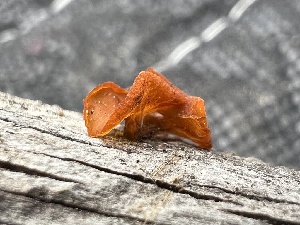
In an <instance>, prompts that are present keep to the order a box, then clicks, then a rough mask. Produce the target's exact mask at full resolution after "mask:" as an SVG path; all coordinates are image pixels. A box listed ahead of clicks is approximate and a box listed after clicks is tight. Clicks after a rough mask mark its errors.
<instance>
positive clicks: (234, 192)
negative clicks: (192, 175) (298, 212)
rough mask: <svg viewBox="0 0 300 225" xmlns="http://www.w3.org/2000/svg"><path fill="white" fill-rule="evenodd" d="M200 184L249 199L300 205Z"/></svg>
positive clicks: (294, 203)
mask: <svg viewBox="0 0 300 225" xmlns="http://www.w3.org/2000/svg"><path fill="white" fill-rule="evenodd" d="M200 186H201V187H207V188H214V189H219V190H221V191H224V192H225V193H228V194H234V195H239V196H242V197H246V198H248V199H252V200H256V201H261V200H265V201H269V202H274V203H288V204H293V205H300V203H299V202H293V201H287V200H280V199H276V198H271V197H267V196H258V195H251V194H246V193H244V192H240V191H231V190H228V189H226V188H222V187H218V186H215V185H200Z"/></svg>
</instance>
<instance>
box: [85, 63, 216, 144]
mask: <svg viewBox="0 0 300 225" xmlns="http://www.w3.org/2000/svg"><path fill="white" fill-rule="evenodd" d="M83 103H84V110H83V115H84V120H85V125H86V127H87V130H88V134H89V136H91V137H100V136H104V135H106V134H108V133H109V132H110V131H111V130H112V129H113V128H114V127H116V126H117V125H118V124H119V123H121V122H122V121H123V120H125V128H124V136H125V137H127V138H128V139H130V140H138V139H141V138H145V137H151V136H153V135H156V134H159V133H167V134H174V135H177V136H179V137H183V138H187V139H190V140H191V141H193V142H194V143H196V144H197V145H198V146H199V147H200V148H205V149H210V148H211V147H212V143H211V137H210V130H209V127H208V123H207V119H206V112H205V107H204V100H203V99H201V98H199V97H194V96H188V95H187V94H185V93H184V92H183V91H181V90H180V89H178V88H177V87H175V86H174V85H173V84H172V83H171V82H170V81H168V80H167V79H166V78H165V77H164V76H163V75H162V74H160V73H158V72H156V71H155V70H153V69H152V68H148V69H147V70H146V71H142V72H140V73H139V75H138V76H137V77H136V79H135V80H134V82H133V85H132V86H131V88H130V89H129V90H126V89H123V88H121V87H120V86H118V85H116V84H115V83H113V82H105V83H103V84H100V85H98V86H97V87H95V88H94V89H93V90H92V91H91V92H90V93H89V94H88V95H87V96H86V98H85V99H84V100H83Z"/></svg>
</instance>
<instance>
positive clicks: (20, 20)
mask: <svg viewBox="0 0 300 225" xmlns="http://www.w3.org/2000/svg"><path fill="white" fill-rule="evenodd" d="M299 24H300V1H299V0H287V1H286V0H281V1H274V0H240V1H237V0H226V1H219V0H166V1H160V0H119V1H110V0H97V1H96V0H76V1H74V0H54V1H51V0H3V1H1V2H0V91H3V92H8V93H11V94H15V95H17V96H21V97H25V98H30V99H39V100H42V101H44V102H46V103H49V104H57V105H60V106H62V107H63V108H65V109H69V110H76V111H79V112H81V110H82V107H83V106H82V99H83V98H84V97H85V95H86V94H87V93H88V92H89V91H90V90H91V89H92V88H93V87H95V86H96V85H97V84H99V83H102V82H104V81H108V80H111V81H114V82H117V83H118V84H119V85H121V86H123V87H128V86H130V85H131V83H132V81H133V80H134V78H135V76H136V75H137V74H138V72H139V71H141V70H144V69H145V68H146V67H149V66H153V67H154V68H155V69H157V70H159V71H161V72H162V73H163V74H164V75H165V76H166V77H168V78H169V79H170V80H171V81H172V82H173V83H174V84H175V85H177V86H178V87H180V88H181V89H183V90H184V91H185V92H187V93H189V94H191V95H197V96H200V97H202V98H203V99H204V100H205V102H206V108H207V114H208V119H209V124H210V127H211V130H212V135H213V143H214V149H215V150H216V151H232V152H235V153H236V154H238V155H241V156H248V157H257V158H260V159H262V160H263V161H265V162H269V163H272V164H275V165H285V166H288V167H291V168H296V169H299V168H300V163H299V162H300V25H299Z"/></svg>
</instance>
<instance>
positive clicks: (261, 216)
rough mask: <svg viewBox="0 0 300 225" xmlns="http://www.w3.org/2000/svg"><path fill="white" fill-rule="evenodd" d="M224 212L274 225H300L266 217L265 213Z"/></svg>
mask: <svg viewBox="0 0 300 225" xmlns="http://www.w3.org/2000/svg"><path fill="white" fill-rule="evenodd" d="M222 211H223V212H227V213H231V214H234V215H238V216H243V217H246V218H251V219H256V220H264V221H267V222H268V223H270V224H272V225H281V224H286V225H300V222H295V221H290V220H285V219H279V218H275V217H272V216H270V215H266V214H263V213H256V212H246V211H241V210H232V209H222Z"/></svg>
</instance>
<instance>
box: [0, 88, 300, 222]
mask: <svg viewBox="0 0 300 225" xmlns="http://www.w3.org/2000/svg"><path fill="white" fill-rule="evenodd" d="M121 133H122V132H121V131H118V130H116V131H114V133H113V134H111V135H108V136H107V137H104V138H102V139H97V138H89V137H88V136H87V134H86V128H85V126H84V121H83V118H82V114H80V113H76V112H71V111H68V110H64V109H62V108H60V107H58V106H50V105H47V104H43V103H41V102H39V101H32V100H28V99H22V98H18V97H15V96H12V95H9V94H6V93H0V196H1V197H0V198H1V199H3V201H0V211H1V212H2V213H1V214H0V222H4V223H14V224H18V223H25V224H26V223H30V224H51V223H65V224H72V221H73V222H74V221H83V222H82V224H96V223H97V221H99V220H101V221H103V223H104V224H105V223H122V224H132V223H135V224H144V223H155V224H184V223H186V222H187V221H188V222H189V223H190V224H199V223H200V222H202V223H203V221H204V222H205V223H206V224H215V223H217V222H220V221H223V222H224V221H225V223H226V221H227V222H228V223H229V222H231V223H235V224H245V223H247V224H248V223H252V224H264V223H265V222H266V221H267V223H270V224H276V223H277V224H278V223H290V224H300V222H299V221H300V215H299V212H300V191H299V186H300V172H299V171H295V170H292V169H288V168H285V167H272V166H270V165H268V164H265V163H263V162H261V161H260V160H257V159H255V158H242V157H238V156H235V155H233V154H226V153H218V152H216V151H212V152H207V151H201V150H199V149H198V148H194V147H192V146H189V145H186V144H184V143H181V142H163V141H159V140H145V141H143V142H130V141H127V140H126V139H124V138H122V135H121ZM108 199H109V200H108ZM103 202H105V203H106V204H103ZM253 206H255V207H253ZM39 208H43V212H41V211H40V210H38V209H39ZM25 212H26V213H25ZM201 212H205V213H201ZM53 213H54V214H56V215H58V216H57V217H55V218H54V219H53V217H51V215H52V214H53ZM83 218H84V220H83ZM42 221H43V222H42Z"/></svg>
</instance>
